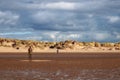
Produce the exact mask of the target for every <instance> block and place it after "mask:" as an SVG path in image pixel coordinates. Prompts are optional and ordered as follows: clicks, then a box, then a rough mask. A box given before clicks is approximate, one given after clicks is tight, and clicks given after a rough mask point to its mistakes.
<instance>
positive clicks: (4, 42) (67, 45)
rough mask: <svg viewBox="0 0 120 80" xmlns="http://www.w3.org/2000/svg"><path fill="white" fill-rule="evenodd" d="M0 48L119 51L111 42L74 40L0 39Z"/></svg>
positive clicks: (117, 44)
mask: <svg viewBox="0 0 120 80" xmlns="http://www.w3.org/2000/svg"><path fill="white" fill-rule="evenodd" d="M0 46H2V47H12V48H16V49H19V48H21V47H24V48H28V47H29V46H32V47H33V48H39V49H42V50H43V49H45V48H49V49H76V48H79V47H82V48H90V47H96V48H102V47H107V48H109V50H113V49H115V50H120V42H116V43H111V42H104V43H100V42H78V41H74V40H66V41H60V42H43V41H33V40H18V39H7V38H0Z"/></svg>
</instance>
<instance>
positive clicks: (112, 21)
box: [107, 16, 120, 23]
mask: <svg viewBox="0 0 120 80" xmlns="http://www.w3.org/2000/svg"><path fill="white" fill-rule="evenodd" d="M107 19H108V20H109V22H110V23H115V22H118V21H120V17H119V16H108V17H107Z"/></svg>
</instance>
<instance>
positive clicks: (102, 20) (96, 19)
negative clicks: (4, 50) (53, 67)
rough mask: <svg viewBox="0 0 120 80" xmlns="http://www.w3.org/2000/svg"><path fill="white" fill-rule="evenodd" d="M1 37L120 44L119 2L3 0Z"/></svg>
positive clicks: (116, 0)
mask: <svg viewBox="0 0 120 80" xmlns="http://www.w3.org/2000/svg"><path fill="white" fill-rule="evenodd" d="M0 37H4V38H17V39H33V40H42V41H56V40H57V41H61V40H67V39H72V40H78V41H100V42H106V41H111V42H116V41H120V0H0Z"/></svg>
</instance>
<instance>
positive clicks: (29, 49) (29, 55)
mask: <svg viewBox="0 0 120 80" xmlns="http://www.w3.org/2000/svg"><path fill="white" fill-rule="evenodd" d="M32 52H33V49H32V46H30V47H29V48H28V57H29V59H32Z"/></svg>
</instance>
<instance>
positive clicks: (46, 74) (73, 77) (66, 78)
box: [0, 68, 120, 80]
mask: <svg viewBox="0 0 120 80" xmlns="http://www.w3.org/2000/svg"><path fill="white" fill-rule="evenodd" d="M73 71H74V70H73ZM0 80H120V68H118V69H111V70H107V69H92V70H89V69H83V70H79V69H78V72H77V73H75V72H69V71H63V70H57V71H55V72H50V71H41V70H37V69H34V70H20V71H19V70H4V71H0Z"/></svg>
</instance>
